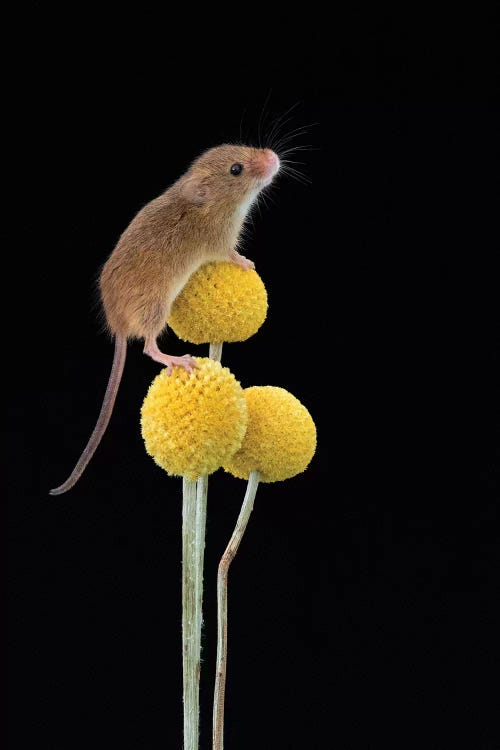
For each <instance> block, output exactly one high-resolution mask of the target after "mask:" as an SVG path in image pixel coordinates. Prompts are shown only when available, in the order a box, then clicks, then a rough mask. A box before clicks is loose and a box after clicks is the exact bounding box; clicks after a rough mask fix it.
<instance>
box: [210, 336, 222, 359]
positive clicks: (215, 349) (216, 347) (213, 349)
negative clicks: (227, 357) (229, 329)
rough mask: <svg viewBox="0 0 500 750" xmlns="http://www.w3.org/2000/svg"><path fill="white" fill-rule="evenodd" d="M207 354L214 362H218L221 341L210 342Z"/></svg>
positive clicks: (220, 353) (220, 352) (220, 355)
mask: <svg viewBox="0 0 500 750" xmlns="http://www.w3.org/2000/svg"><path fill="white" fill-rule="evenodd" d="M208 356H209V357H210V359H215V361H216V362H220V360H221V357H222V341H221V342H220V343H216V344H210V350H209V353H208Z"/></svg>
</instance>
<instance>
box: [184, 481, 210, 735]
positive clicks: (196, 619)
mask: <svg viewBox="0 0 500 750" xmlns="http://www.w3.org/2000/svg"><path fill="white" fill-rule="evenodd" d="M182 496H183V504H182V667H183V697H184V750H198V736H199V713H200V710H199V706H200V650H201V622H202V593H203V552H204V548H205V520H206V492H203V488H202V490H201V491H197V485H196V482H195V481H192V480H191V479H187V478H186V477H184V479H183V485H182Z"/></svg>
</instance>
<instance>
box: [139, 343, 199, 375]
mask: <svg viewBox="0 0 500 750" xmlns="http://www.w3.org/2000/svg"><path fill="white" fill-rule="evenodd" d="M144 354H147V355H148V356H149V357H151V359H153V360H154V361H155V362H159V363H160V364H161V365H165V367H166V368H167V375H171V374H172V367H183V368H184V369H185V370H187V372H193V370H195V369H196V368H197V367H198V365H197V364H196V361H195V360H194V359H193V357H192V356H191V355H190V354H184V356H183V357H173V356H172V355H171V354H164V353H163V352H162V351H160V350H159V349H158V346H157V345H156V342H154V344H149V345H147V346H145V347H144Z"/></svg>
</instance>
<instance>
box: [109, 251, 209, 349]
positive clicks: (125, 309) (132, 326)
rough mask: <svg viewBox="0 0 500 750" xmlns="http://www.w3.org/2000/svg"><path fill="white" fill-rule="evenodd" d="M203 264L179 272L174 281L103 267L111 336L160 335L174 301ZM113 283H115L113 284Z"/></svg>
mask: <svg viewBox="0 0 500 750" xmlns="http://www.w3.org/2000/svg"><path fill="white" fill-rule="evenodd" d="M201 265H202V263H201V262H194V263H191V264H190V266H189V268H186V269H183V270H182V271H180V269H179V268H177V269H176V273H175V275H173V278H172V279H167V278H166V277H165V273H164V271H163V272H159V271H158V270H157V272H156V273H153V271H152V269H150V271H149V273H148V274H137V273H135V274H134V275H133V276H132V275H131V274H117V273H113V271H112V269H111V272H110V271H109V270H108V269H107V268H106V266H104V268H103V273H102V276H101V297H102V303H103V307H104V312H105V315H106V320H107V323H108V326H109V328H110V330H111V332H112V333H114V334H121V335H123V336H126V337H127V338H149V337H151V336H155V337H156V336H158V335H159V334H160V333H161V331H162V330H163V329H164V328H165V326H166V325H167V321H168V318H169V316H170V309H171V306H172V303H173V301H174V299H175V298H176V297H177V295H178V294H179V293H180V292H181V290H182V289H183V288H184V286H185V285H186V282H187V281H188V279H189V277H190V276H191V275H192V274H193V273H194V271H196V270H197V269H198V268H199V267H200V266H201ZM111 280H112V283H110V282H111Z"/></svg>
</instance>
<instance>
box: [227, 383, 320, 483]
mask: <svg viewBox="0 0 500 750" xmlns="http://www.w3.org/2000/svg"><path fill="white" fill-rule="evenodd" d="M243 393H244V394H245V398H246V401H247V406H248V427H247V431H246V434H245V437H244V439H243V443H242V445H241V448H240V449H239V450H238V451H237V452H236V453H235V454H234V455H233V457H232V458H231V459H230V460H229V461H226V463H225V464H224V469H225V470H226V471H229V472H230V473H231V474H233V475H234V476H235V477H239V478H240V479H248V476H249V474H250V472H251V471H259V472H260V473H261V481H262V482H278V481H280V480H282V479H289V478H290V477H293V476H295V475H296V474H300V472H302V471H304V470H305V469H306V468H307V466H308V465H309V462H310V461H311V459H312V457H313V455H314V452H315V450H316V427H315V425H314V422H313V420H312V417H311V415H310V414H309V412H308V411H307V409H306V407H305V406H303V405H302V404H301V403H300V401H299V400H298V399H296V398H295V396H292V394H291V393H289V392H288V391H285V390H284V388H275V387H273V386H269V385H267V386H254V387H252V388H246V389H245V390H244V391H243Z"/></svg>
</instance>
